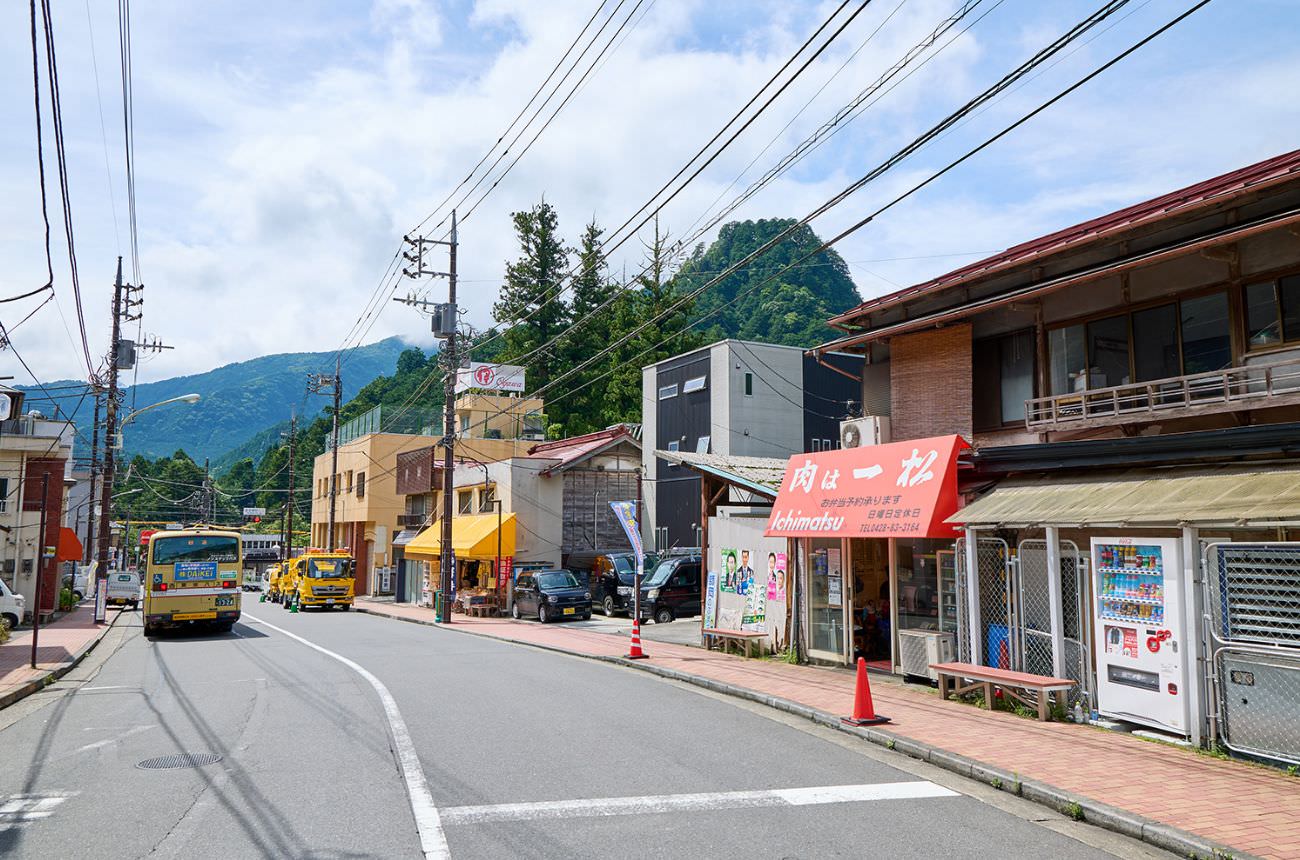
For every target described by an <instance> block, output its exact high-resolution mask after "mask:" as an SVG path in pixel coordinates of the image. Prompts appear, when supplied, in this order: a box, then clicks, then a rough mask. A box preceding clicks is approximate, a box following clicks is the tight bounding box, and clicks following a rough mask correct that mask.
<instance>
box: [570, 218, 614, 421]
mask: <svg viewBox="0 0 1300 860" xmlns="http://www.w3.org/2000/svg"><path fill="white" fill-rule="evenodd" d="M604 232H605V231H604V230H602V229H600V227H598V226H596V222H595V221H592V222H591V223H590V224H588V225H587V227H586V229H585V230H583V233H582V239H581V242H580V244H579V247H578V252H577V253H578V274H577V277H575V278H574V280H573V302H572V304H571V305H570V308H571V312H572V320H573V321H574V323H575V324H576V323H577V321H579V320H582V322H581V324H580V325H575V327H574V328H573V329H572V330H571V331H570V333H569V335H568V336H567V337H566V338H565V349H564V356H565V361H566V364H567V365H568V367H577V366H578V365H580V364H582V362H583V361H585V360H586V359H587V358H589V357H590V356H591V355H592V354H593V353H595V352H596V351H597V350H601V349H604V348H605V347H606V346H608V345H609V342H610V336H611V334H612V333H613V331H614V325H615V322H616V314H617V311H618V308H617V306H616V304H617V303H609V306H608V307H606V306H605V305H606V303H608V302H609V300H610V298H611V297H612V296H614V294H615V292H616V287H615V285H614V284H613V283H611V282H610V279H609V272H608V269H607V267H606V264H605V258H604V256H603V254H602V242H601V236H602V235H603V234H604ZM609 366H610V365H609V363H608V361H602V362H597V363H595V364H593V365H592V366H591V367H587V368H584V369H583V370H581V371H579V372H577V373H575V374H574V375H573V376H571V377H569V379H568V380H566V381H565V383H564V386H563V388H564V390H565V391H566V392H572V393H571V394H565V396H564V403H563V408H564V410H565V412H566V413H567V415H568V420H567V421H566V422H565V425H564V432H565V434H566V435H569V436H576V435H579V434H582V433H590V432H592V431H594V430H599V429H601V428H603V427H605V426H607V425H608V424H609V423H612V422H609V421H607V420H606V418H607V409H606V404H605V393H604V389H605V386H604V385H602V384H601V382H602V380H601V379H600V376H601V374H602V373H604V372H605V370H607V369H608V368H609ZM557 405H558V404H557Z"/></svg>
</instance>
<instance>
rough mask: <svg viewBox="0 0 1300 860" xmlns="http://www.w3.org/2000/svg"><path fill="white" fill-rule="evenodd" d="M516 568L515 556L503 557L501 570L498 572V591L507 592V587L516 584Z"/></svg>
mask: <svg viewBox="0 0 1300 860" xmlns="http://www.w3.org/2000/svg"><path fill="white" fill-rule="evenodd" d="M514 566H515V557H514V556H513V555H503V556H502V557H501V568H500V569H499V570H498V571H497V591H505V590H506V586H507V585H508V584H512V583H513V582H514V578H513V574H514V570H513V568H514Z"/></svg>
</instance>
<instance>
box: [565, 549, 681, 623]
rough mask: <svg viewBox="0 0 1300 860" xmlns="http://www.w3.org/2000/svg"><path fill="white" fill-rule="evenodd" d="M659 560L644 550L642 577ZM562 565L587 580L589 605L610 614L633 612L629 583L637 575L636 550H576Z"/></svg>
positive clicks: (631, 584)
mask: <svg viewBox="0 0 1300 860" xmlns="http://www.w3.org/2000/svg"><path fill="white" fill-rule="evenodd" d="M658 564H659V556H657V555H655V554H654V553H646V556H645V570H644V571H643V578H645V579H647V580H648V579H649V578H650V574H651V573H653V572H654V569H655V568H656V567H657V566H658ZM564 566H565V567H566V568H568V569H569V570H571V571H573V573H574V575H576V576H577V577H578V579H579V580H580V581H581V580H582V579H584V578H585V579H586V580H587V587H588V588H589V589H590V591H591V605H592V607H593V608H594V609H599V610H601V611H602V612H604V613H605V614H606V615H608V616H610V617H613V616H614V615H616V614H618V613H620V612H627V613H629V614H631V612H632V586H633V584H634V583H635V581H636V580H635V577H636V553H632V552H575V553H571V554H570V555H569V558H568V559H567V560H566V561H565V563H564Z"/></svg>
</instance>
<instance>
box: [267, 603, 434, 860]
mask: <svg viewBox="0 0 1300 860" xmlns="http://www.w3.org/2000/svg"><path fill="white" fill-rule="evenodd" d="M244 618H245V619H248V620H250V621H254V622H256V623H258V624H264V625H266V626H267V627H270V628H271V629H272V630H274V631H276V632H277V633H283V634H284V635H285V636H288V637H289V638H290V639H295V640H297V641H299V642H301V643H302V644H304V645H306V646H307V647H308V648H311V649H314V650H316V651H319V652H320V653H322V654H324V655H325V656H327V657H332V658H334V659H335V660H338V661H339V662H340V663H342V664H343V665H344V666H347V667H348V668H349V669H351V670H352V671H354V672H356V673H357V674H358V675H360V676H361V677H363V678H365V679H366V681H368V682H369V683H370V686H371V687H374V689H375V692H376V693H378V694H379V701H380V702H382V703H383V706H384V714H385V715H386V716H387V717H388V729H389V731H390V732H391V733H392V736H393V750H394V751H395V752H396V753H397V764H398V766H399V767H401V769H402V778H403V779H404V780H406V794H407V797H408V798H409V799H410V801H411V812H412V813H413V814H414V815H415V829H416V832H417V833H419V835H420V849H421V850H422V851H423V852H424V856H425V857H426V858H428V860H444V858H449V857H451V850H450V849H449V848H448V847H447V836H446V834H444V833H443V832H442V820H441V819H440V818H439V816H438V807H437V806H436V805H435V804H434V802H433V793H432V792H431V791H430V790H429V782H428V780H427V779H425V776H424V768H422V767H420V757H419V756H418V755H417V754H416V752H415V742H414V741H412V740H411V733H410V732H409V731H408V730H407V728H406V720H404V719H402V712H401V711H399V710H398V709H397V702H396V701H395V700H394V699H393V696H392V694H391V693H389V692H388V688H387V687H385V686H384V682H383V681H380V680H379V679H378V678H376V677H375V676H374V675H372V674H370V672H369V671H368V670H367V669H366V668H365V667H363V666H362V665H360V664H359V663H356V662H354V661H352V660H349V659H348V658H347V657H344V656H343V655H342V654H336V653H334V652H333V651H331V650H329V649H328V648H322V647H321V646H320V645H317V644H316V643H315V642H311V641H309V640H307V639H304V638H302V637H301V636H299V635H298V634H296V633H290V632H289V631H288V630H285V629H284V628H282V627H277V626H275V625H274V624H272V623H271V622H269V621H263V620H262V619H261V618H255V617H253V616H251V615H249V614H248V613H247V612H245V613H244Z"/></svg>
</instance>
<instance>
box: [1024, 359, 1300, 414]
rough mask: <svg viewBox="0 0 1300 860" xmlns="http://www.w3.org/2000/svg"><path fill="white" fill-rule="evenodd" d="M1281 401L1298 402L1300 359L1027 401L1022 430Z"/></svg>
mask: <svg viewBox="0 0 1300 860" xmlns="http://www.w3.org/2000/svg"><path fill="white" fill-rule="evenodd" d="M1284 396H1285V397H1288V398H1295V399H1297V400H1300V359H1291V360H1289V361H1281V362H1277V363H1274V364H1260V365H1246V366H1243V367H1230V368H1226V369H1224V370H1212V371H1208V372H1205V373H1193V374H1188V375H1186V376H1172V377H1168V378H1166V379H1153V380H1150V381H1147V382H1136V383H1131V384H1128V385H1116V386H1112V387H1110V388H1091V389H1086V390H1083V391H1072V392H1069V393H1066V394H1053V395H1051V396H1049V397H1036V398H1033V399H1030V400H1026V401H1025V426H1026V428H1028V429H1030V430H1037V429H1042V428H1044V427H1059V426H1063V425H1066V426H1068V425H1071V424H1077V423H1083V422H1087V421H1092V420H1097V419H1116V418H1122V417H1125V416H1131V417H1134V418H1141V417H1142V416H1144V415H1157V414H1159V415H1165V414H1166V413H1170V412H1177V411H1179V410H1196V409H1201V408H1204V407H1206V406H1213V405H1223V404H1237V403H1242V402H1251V401H1260V400H1270V399H1274V398H1278V397H1284Z"/></svg>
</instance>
